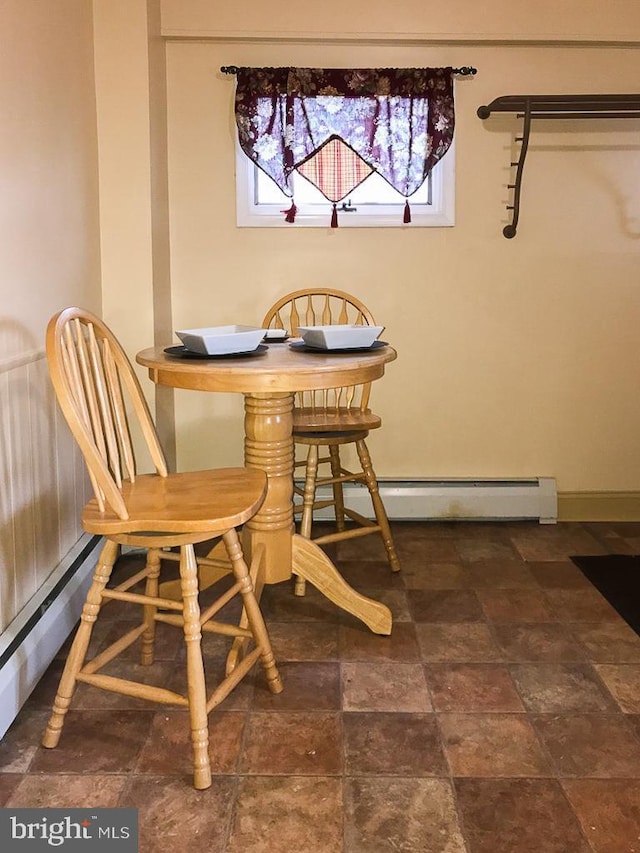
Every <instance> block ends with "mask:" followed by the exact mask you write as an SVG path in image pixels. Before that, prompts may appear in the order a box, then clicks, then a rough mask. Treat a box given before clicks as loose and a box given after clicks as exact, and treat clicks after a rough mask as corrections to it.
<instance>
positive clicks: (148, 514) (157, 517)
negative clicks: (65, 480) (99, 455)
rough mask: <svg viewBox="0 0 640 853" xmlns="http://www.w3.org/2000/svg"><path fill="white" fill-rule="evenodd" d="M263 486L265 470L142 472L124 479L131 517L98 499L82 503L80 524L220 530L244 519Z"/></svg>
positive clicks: (101, 529)
mask: <svg viewBox="0 0 640 853" xmlns="http://www.w3.org/2000/svg"><path fill="white" fill-rule="evenodd" d="M266 490H267V478H266V475H265V473H264V471H260V470H258V469H257V468H217V469H215V470H210V471H206V470H205V471H187V472H184V473H180V474H169V475H167V476H166V477H161V476H159V475H157V474H142V475H139V476H138V477H136V479H135V482H133V483H132V482H130V481H128V480H125V482H124V483H123V486H122V495H123V497H124V499H125V502H126V506H127V511H128V513H129V518H127V519H122V518H119V517H118V516H117V515H116V514H115V513H114V512H113V511H112V510H111V509H109V508H108V507H107V508H106V509H105V511H104V512H100V510H99V508H98V503H97V501H96V499H95V498H94V499H92V500H91V501H89V503H88V504H87V505H86V506H85V508H84V510H83V513H82V525H83V527H84V529H85V530H86V531H87V532H88V533H96V534H98V535H101V536H108V535H113V534H118V533H134V532H142V531H144V532H156V533H158V532H159V533H193V534H197V533H210V534H212V535H215V534H217V533H223V532H225V531H226V530H229V529H230V528H232V527H238V526H239V525H241V524H243V523H244V522H245V521H248V520H249V519H250V518H251V517H252V516H253V515H254V514H255V512H256V510H257V509H258V507H259V506H260V504H261V503H262V500H263V498H264V495H265V493H266Z"/></svg>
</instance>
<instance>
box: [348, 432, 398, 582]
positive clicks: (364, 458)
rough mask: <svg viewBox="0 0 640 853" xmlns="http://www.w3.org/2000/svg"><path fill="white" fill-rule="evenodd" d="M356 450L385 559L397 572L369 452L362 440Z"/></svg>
mask: <svg viewBox="0 0 640 853" xmlns="http://www.w3.org/2000/svg"><path fill="white" fill-rule="evenodd" d="M356 449H357V451H358V458H359V459H360V464H361V465H362V470H363V472H364V476H365V482H366V484H367V488H368V489H369V494H370V495H371V502H372V503H373V511H374V513H375V516H376V521H377V522H378V525H379V527H380V533H381V535H382V541H383V542H384V547H385V548H386V551H387V559H388V560H389V565H390V566H391V570H392V571H394V572H399V571H400V562H399V560H398V556H397V554H396V549H395V546H394V544H393V537H392V536H391V527H390V526H389V519H388V518H387V511H386V510H385V508H384V503H383V502H382V498H381V497H380V491H379V489H378V480H377V478H376V475H375V472H374V470H373V466H372V465H371V456H370V455H369V450H368V448H367V445H366V443H365V441H364V439H360V441H356Z"/></svg>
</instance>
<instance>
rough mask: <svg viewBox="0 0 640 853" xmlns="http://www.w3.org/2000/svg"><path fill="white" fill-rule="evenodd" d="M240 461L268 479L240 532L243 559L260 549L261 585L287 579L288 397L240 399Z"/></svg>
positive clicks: (290, 518)
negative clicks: (262, 556) (259, 501)
mask: <svg viewBox="0 0 640 853" xmlns="http://www.w3.org/2000/svg"><path fill="white" fill-rule="evenodd" d="M244 410H245V416H244V434H245V439H244V461H245V464H246V465H247V466H248V467H249V468H260V469H261V470H262V471H265V472H266V474H267V478H268V485H267V495H266V497H265V499H264V503H263V504H262V506H261V507H260V509H259V510H258V512H257V513H256V514H255V515H254V516H253V518H252V519H250V520H249V521H247V523H246V524H245V526H244V535H243V547H244V548H245V550H246V551H247V559H249V558H250V556H251V553H252V550H253V549H254V548H255V547H256V546H257V545H264V547H265V554H266V555H265V564H264V580H265V583H279V582H280V581H285V580H288V579H289V578H290V577H291V536H292V534H293V531H294V524H293V437H292V433H293V414H292V413H293V394H269V395H267V394H255V395H246V396H245V401H244Z"/></svg>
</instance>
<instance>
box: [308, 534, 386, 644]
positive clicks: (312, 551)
mask: <svg viewBox="0 0 640 853" xmlns="http://www.w3.org/2000/svg"><path fill="white" fill-rule="evenodd" d="M293 571H294V572H295V573H296V574H297V575H300V577H302V578H304V579H305V580H307V581H309V583H312V584H313V585H314V586H315V587H316V589H319V590H320V592H321V593H322V594H323V595H325V596H326V597H327V598H328V599H329V600H330V601H333V603H334V604H337V605H338V607H340V608H341V609H342V610H346V611H347V613H351V614H352V615H353V616H356V617H357V618H358V619H360V620H361V621H362V622H364V624H365V625H366V626H367V627H369V628H371V630H372V631H373V633H374V634H390V633H391V624H392V620H391V611H390V610H389V608H388V607H386V606H385V605H384V604H381V603H380V602H379V601H374V600H373V599H372V598H367V597H366V596H365V595H361V594H360V593H359V592H356V591H355V589H353V587H351V586H349V584H348V583H347V582H346V581H345V579H344V578H343V577H342V575H341V574H340V572H339V571H338V570H337V569H336V567H335V566H334V565H333V563H332V562H331V560H330V559H329V558H328V557H327V555H326V554H325V552H324V551H323V550H322V549H321V548H320V547H319V546H318V545H316V544H315V543H314V542H311V540H310V539H305V538H304V536H299V535H298V534H295V535H294V537H293Z"/></svg>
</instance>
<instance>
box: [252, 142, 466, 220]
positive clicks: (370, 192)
mask: <svg viewBox="0 0 640 853" xmlns="http://www.w3.org/2000/svg"><path fill="white" fill-rule="evenodd" d="M454 149H455V143H454V144H452V145H451V147H450V149H449V151H448V152H447V154H446V156H445V157H443V158H442V160H440V161H439V162H438V163H437V164H436V165H435V167H434V168H433V170H432V171H431V174H430V175H429V177H428V178H427V180H426V181H425V182H424V183H423V184H422V186H421V187H420V188H419V189H418V190H417V192H415V193H414V194H413V195H412V196H410V197H409V202H410V204H411V225H408V226H407V225H404V227H405V228H407V227H408V228H416V227H418V228H420V227H446V226H451V225H454V224H455V150H454ZM293 189H294V197H295V202H296V207H297V213H296V221H295V224H296V225H297V226H302V227H305V226H306V227H307V228H328V227H329V224H330V219H331V203H330V202H328V201H327V199H326V198H325V197H324V196H323V195H322V193H321V192H320V190H318V189H317V188H316V187H315V186H314V185H313V184H312V183H310V182H309V181H308V180H306V179H305V178H303V177H302V176H301V175H299V174H297V173H294V175H293ZM404 203H405V198H404V196H402V195H400V193H399V192H398V191H397V190H394V188H393V187H392V186H391V185H390V184H388V183H387V181H385V179H384V178H383V177H381V176H380V175H377V174H375V173H374V174H372V175H370V176H369V177H368V178H366V179H365V180H364V181H363V182H362V183H361V184H360V185H359V186H358V187H356V188H355V189H354V190H353V191H352V192H351V193H349V195H348V196H347V198H345V199H344V200H343V201H341V202H340V204H339V205H338V207H337V209H338V219H339V224H340V228H387V227H389V228H399V227H403V221H402V211H403V208H404ZM290 205H291V199H290V198H288V197H287V196H286V195H285V194H284V193H283V192H282V190H280V189H279V188H278V186H277V185H276V184H275V182H274V181H272V180H271V178H270V177H269V176H268V175H266V174H265V173H264V172H263V171H262V170H261V169H259V168H258V167H257V166H256V165H255V164H254V163H252V162H251V160H249V158H248V157H247V156H246V155H245V153H244V152H243V151H242V149H241V148H240V146H239V145H236V210H237V224H238V226H240V227H258V228H279V227H282V228H290V227H291V225H290V223H288V222H286V221H285V218H284V215H283V211H285V210H287V208H289V207H290ZM343 205H344V207H347V208H348V209H347V210H345V209H344V207H343Z"/></svg>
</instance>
